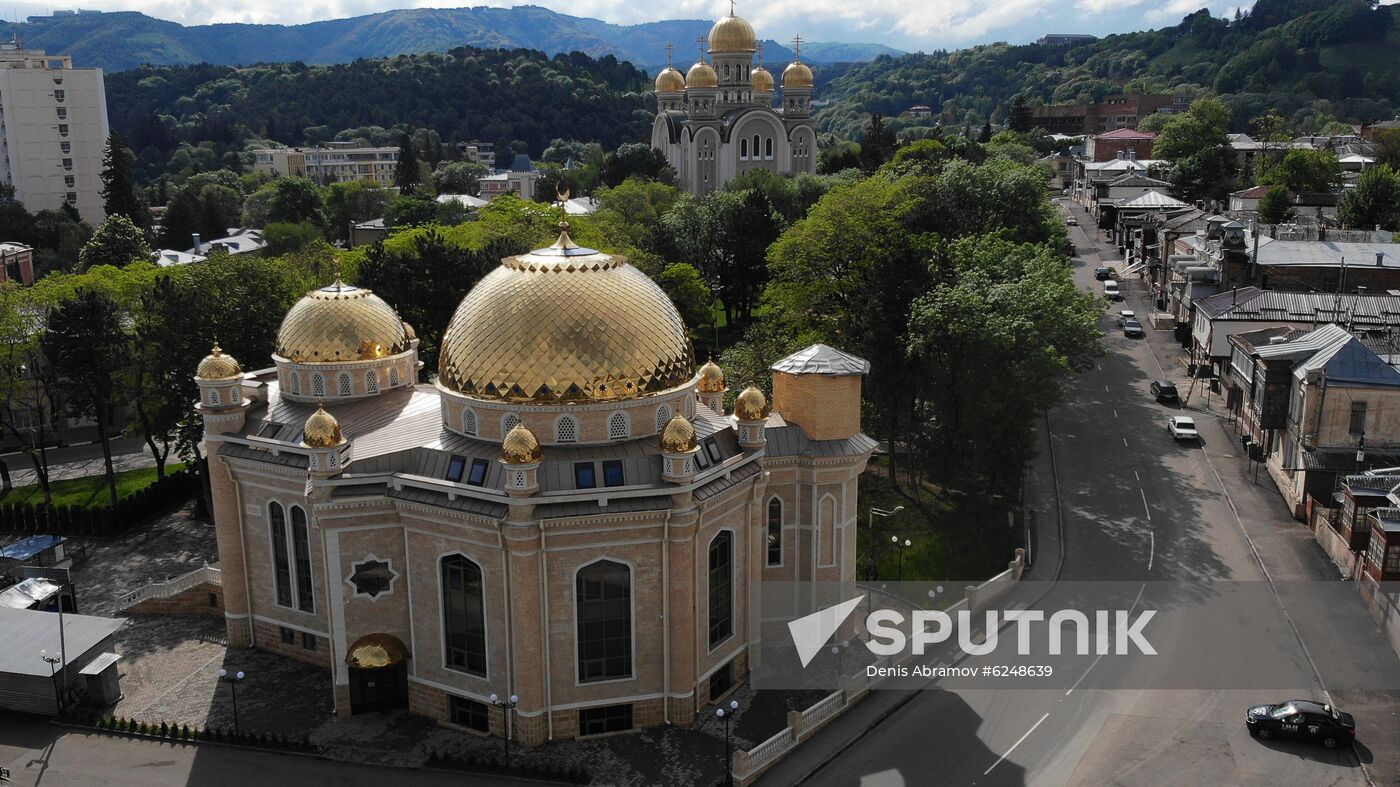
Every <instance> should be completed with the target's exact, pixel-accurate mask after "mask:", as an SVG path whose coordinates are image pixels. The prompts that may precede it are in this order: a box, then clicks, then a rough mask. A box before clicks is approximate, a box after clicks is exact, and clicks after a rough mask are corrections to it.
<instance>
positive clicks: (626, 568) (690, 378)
mask: <svg viewBox="0 0 1400 787" xmlns="http://www.w3.org/2000/svg"><path fill="white" fill-rule="evenodd" d="M716 29H717V30H718V29H720V28H718V27H717V28H716ZM731 65H732V64H731ZM561 226H562V227H563V231H562V232H561V233H560V235H559V238H558V240H557V241H556V242H555V243H554V244H553V245H552V246H549V247H547V248H542V249H536V250H535V251H532V252H529V253H527V254H522V255H519V256H514V257H508V258H506V259H504V260H502V262H501V265H500V267H498V268H496V269H495V270H493V271H492V272H490V273H489V274H488V275H487V276H485V277H484V278H483V279H482V280H481V281H480V282H479V283H478V284H477V285H476V286H475V287H474V288H472V290H471V291H470V292H469V293H467V295H466V297H465V298H463V300H462V302H461V304H460V305H459V307H458V309H457V311H456V314H455V315H454V316H453V318H452V321H451V323H450V324H449V325H448V326H447V328H446V331H445V334H444V336H443V340H442V350H441V362H440V364H439V368H438V370H437V374H436V375H435V376H432V377H431V378H430V382H428V383H419V382H417V380H418V378H419V372H420V366H421V363H420V362H419V360H418V347H419V341H418V338H417V337H416V336H415V334H414V331H413V329H412V328H411V327H410V326H409V325H407V324H405V323H404V322H403V321H402V320H401V319H400V318H399V316H398V315H397V314H396V313H395V311H394V309H393V308H391V307H390V306H389V304H387V303H385V302H384V301H383V300H382V299H380V298H379V297H378V296H376V295H375V294H374V293H372V292H370V291H369V290H367V289H364V288H360V287H355V286H352V285H349V284H345V283H343V282H341V281H340V280H339V279H338V278H337V280H336V281H335V282H334V283H332V284H330V285H329V286H326V287H322V288H321V289H318V290H315V291H313V292H311V293H308V294H307V295H306V296H305V297H304V298H302V299H301V300H300V301H299V302H297V303H296V304H295V305H294V306H293V307H292V308H291V310H290V311H288V312H287V314H286V317H285V319H284V320H283V322H282V325H281V328H280V329H279V331H278V335H277V346H276V349H275V352H274V353H273V355H272V361H273V364H274V365H273V366H270V367H268V368H265V369H261V370H258V371H245V370H244V369H243V367H242V366H241V365H240V364H239V363H238V361H237V360H235V359H234V358H232V357H231V356H229V355H227V354H225V353H223V352H222V351H221V350H220V349H219V348H218V347H217V346H216V347H215V348H214V349H213V351H212V352H211V353H210V355H209V356H208V357H207V358H205V359H204V360H203V362H201V363H200V364H199V367H198V371H197V372H196V375H195V380H196V382H197V384H198V387H199V391H200V401H199V403H198V405H197V408H198V411H199V413H200V414H201V415H202V417H203V420H204V447H205V450H206V453H207V456H208V459H209V478H210V485H211V494H212V501H213V511H214V519H215V530H216V534H217V539H218V548H219V564H220V568H221V571H222V576H223V592H224V605H225V614H226V620H227V626H228V639H229V644H230V645H231V646H235V647H237V646H251V647H257V648H260V649H263V650H267V651H273V652H276V653H280V654H283V655H286V656H289V657H292V658H296V659H301V660H303V661H307V662H311V663H314V664H318V665H321V666H323V667H326V668H327V669H329V670H330V671H331V672H332V675H333V680H332V684H333V687H334V688H333V691H334V703H335V708H336V710H337V713H338V714H340V715H342V716H344V715H350V714H357V713H364V712H372V711H379V710H385V709H392V708H408V709H410V710H412V711H414V712H417V713H420V714H423V715H426V716H429V717H433V718H435V719H437V720H439V721H440V722H441V723H443V724H447V725H453V726H456V727H460V728H464V729H468V730H475V731H479V732H485V733H491V734H498V735H499V734H506V735H509V736H511V737H513V738H515V739H516V740H518V741H520V742H522V743H525V744H536V743H541V742H544V741H547V740H551V739H559V738H573V737H578V736H586V735H593V734H601V733H609V732H617V731H623V730H630V729H637V728H642V727H646V726H651V725H658V724H690V723H691V722H693V721H694V720H695V718H696V714H697V712H698V711H700V710H702V709H703V708H704V706H705V705H706V704H707V703H711V702H714V701H716V700H718V699H720V698H722V697H724V696H725V695H726V694H727V693H728V692H730V691H731V690H732V689H734V688H735V687H736V686H738V685H739V684H741V683H742V682H743V681H744V680H745V678H746V676H747V673H748V669H749V666H750V663H751V658H753V659H756V655H755V654H756V653H757V648H758V644H759V642H758V634H757V632H758V623H759V621H758V620H756V617H757V616H756V615H753V614H750V610H752V609H755V608H756V607H757V601H758V597H759V594H760V592H761V584H760V583H761V582H763V581H767V580H785V581H791V580H798V581H851V580H854V578H855V557H856V555H855V545H856V522H857V515H856V511H857V500H856V496H857V484H856V481H857V476H858V475H859V474H860V473H861V471H862V470H863V469H864V467H865V465H866V462H867V460H868V459H869V457H870V453H871V450H872V449H873V448H874V445H875V443H874V441H873V440H871V439H870V438H869V437H867V436H866V435H864V434H862V433H861V431H860V397H861V394H860V391H861V382H862V377H863V376H864V375H865V374H866V373H867V372H868V370H869V364H868V363H867V362H866V361H864V360H861V359H859V358H856V357H853V356H851V355H848V354H845V353H843V352H840V351H838V350H835V349H833V348H830V347H826V346H824V345H814V346H812V347H809V348H807V349H805V350H803V351H801V352H799V353H796V354H794V355H792V356H790V357H788V358H785V359H783V360H781V361H779V362H778V363H776V364H774V365H773V367H772V369H771V374H772V391H773V400H772V402H771V404H770V402H769V399H768V397H766V396H765V395H764V393H763V392H761V391H760V390H759V389H758V388H756V387H752V386H750V387H745V388H744V389H743V391H742V392H740V393H739V394H738V395H737V397H735V399H734V403H733V409H732V411H730V412H726V409H725V405H724V402H725V398H726V392H727V391H728V390H729V387H730V381H727V380H726V378H725V375H724V372H723V371H722V370H721V369H720V368H719V366H717V365H716V364H715V363H713V362H709V363H706V364H704V365H702V366H700V367H699V368H698V369H697V368H696V366H695V362H694V357H693V351H692V348H691V344H690V341H689V338H688V334H687V331H686V326H685V325H684V323H683V322H682V320H681V318H680V315H679V313H678V312H677V310H676V308H675V306H674V305H673V304H672V303H671V301H670V300H669V299H668V298H667V296H666V295H665V294H664V293H663V291H662V290H661V289H660V288H659V287H658V286H657V285H656V284H654V283H653V282H652V281H651V279H649V278H648V277H647V276H646V275H645V274H643V273H642V272H641V271H639V270H637V269H636V268H634V267H632V266H631V265H630V264H628V262H627V260H626V259H624V258H622V257H619V256H616V255H612V254H606V253H602V252H598V251H594V250H592V249H586V248H580V247H579V246H577V245H576V244H575V243H574V242H573V241H572V240H571V239H570V237H569V234H568V230H567V225H561ZM744 382H747V383H751V382H754V381H744ZM493 695H494V696H495V697H500V698H505V697H512V696H515V697H517V698H518V703H517V705H516V707H515V708H514V710H513V711H512V712H509V713H508V712H507V711H505V710H502V709H501V708H499V707H498V706H496V705H495V704H493V703H492V699H493ZM327 699H328V700H329V699H331V698H327Z"/></svg>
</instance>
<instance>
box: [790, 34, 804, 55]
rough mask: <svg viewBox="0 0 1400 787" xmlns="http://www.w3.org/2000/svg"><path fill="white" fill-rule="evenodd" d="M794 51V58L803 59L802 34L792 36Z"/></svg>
mask: <svg viewBox="0 0 1400 787" xmlns="http://www.w3.org/2000/svg"><path fill="white" fill-rule="evenodd" d="M792 53H793V59H794V60H801V59H802V36H801V35H795V36H793V37H792Z"/></svg>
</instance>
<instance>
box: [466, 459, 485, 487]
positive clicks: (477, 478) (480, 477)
mask: <svg viewBox="0 0 1400 787" xmlns="http://www.w3.org/2000/svg"><path fill="white" fill-rule="evenodd" d="M488 467H490V465H488V464H487V463H486V460H485V459H473V460H472V471H471V472H470V473H468V474H467V483H469V484H471V485H472V486H481V485H482V484H484V483H486V468H488Z"/></svg>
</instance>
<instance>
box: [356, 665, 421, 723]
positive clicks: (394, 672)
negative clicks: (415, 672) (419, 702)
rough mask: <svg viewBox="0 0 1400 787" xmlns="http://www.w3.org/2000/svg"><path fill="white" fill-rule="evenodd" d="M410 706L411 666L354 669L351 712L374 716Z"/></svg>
mask: <svg viewBox="0 0 1400 787" xmlns="http://www.w3.org/2000/svg"><path fill="white" fill-rule="evenodd" d="M407 707H408V664H407V663H405V662H399V663H398V664H394V665H391V666H388V667H378V668H375V669H363V668H357V667H351V668H350V712H351V713H352V714H354V713H373V712H374V711H384V710H394V709H396V708H407Z"/></svg>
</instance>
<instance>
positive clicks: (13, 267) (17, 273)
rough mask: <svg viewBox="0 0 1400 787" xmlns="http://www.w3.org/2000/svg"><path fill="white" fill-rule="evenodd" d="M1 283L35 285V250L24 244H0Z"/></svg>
mask: <svg viewBox="0 0 1400 787" xmlns="http://www.w3.org/2000/svg"><path fill="white" fill-rule="evenodd" d="M0 281H17V282H19V283H20V284H23V285H25V286H26V287H27V286H29V285H31V284H33V283H34V249H32V248H30V247H28V246H26V245H24V244H23V243H0Z"/></svg>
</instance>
